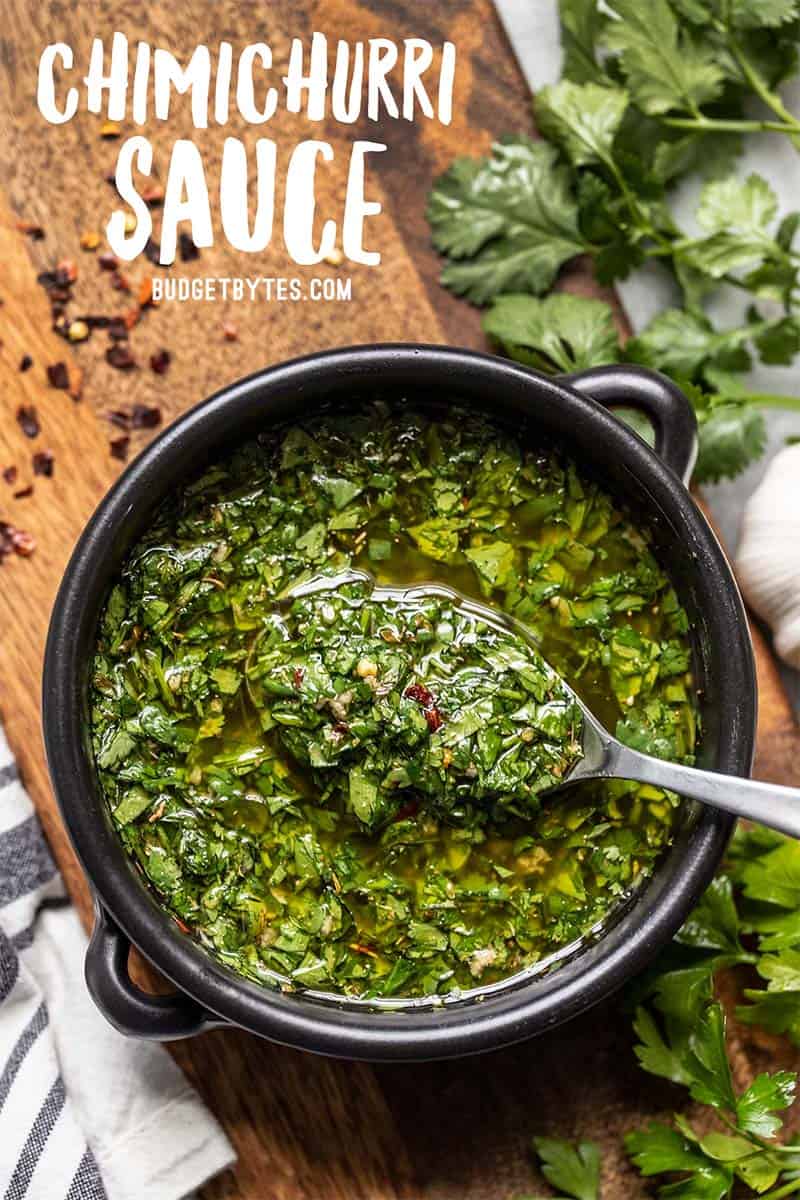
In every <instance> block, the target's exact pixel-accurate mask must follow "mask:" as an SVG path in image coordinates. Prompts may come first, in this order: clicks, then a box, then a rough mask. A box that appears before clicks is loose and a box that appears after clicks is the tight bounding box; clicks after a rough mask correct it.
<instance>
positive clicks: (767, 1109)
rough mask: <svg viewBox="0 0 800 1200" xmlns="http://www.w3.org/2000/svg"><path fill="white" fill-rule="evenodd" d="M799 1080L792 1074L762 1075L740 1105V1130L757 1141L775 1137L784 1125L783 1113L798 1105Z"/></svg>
mask: <svg viewBox="0 0 800 1200" xmlns="http://www.w3.org/2000/svg"><path fill="white" fill-rule="evenodd" d="M796 1086H797V1076H796V1075H794V1074H792V1072H791V1071H776V1072H775V1074H774V1075H766V1074H763V1075H759V1076H757V1078H756V1079H754V1080H753V1082H752V1083H751V1084H750V1087H749V1088H748V1089H747V1090H746V1091H745V1092H743V1093H742V1095H741V1096H740V1097H739V1098H738V1100H737V1101H736V1121H737V1124H738V1126H739V1128H740V1129H743V1130H745V1131H746V1132H747V1133H754V1134H755V1135H756V1136H757V1137H767V1138H769V1137H774V1136H775V1134H776V1133H777V1132H778V1131H779V1129H780V1128H781V1125H782V1121H781V1118H780V1117H776V1116H774V1115H773V1114H774V1113H776V1112H782V1111H783V1110H784V1109H785V1108H788V1107H789V1105H790V1104H792V1103H793V1101H794V1096H795V1089H796Z"/></svg>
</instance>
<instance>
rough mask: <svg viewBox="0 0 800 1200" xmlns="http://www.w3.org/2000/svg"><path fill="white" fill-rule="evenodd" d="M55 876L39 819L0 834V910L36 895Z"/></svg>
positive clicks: (25, 821)
mask: <svg viewBox="0 0 800 1200" xmlns="http://www.w3.org/2000/svg"><path fill="white" fill-rule="evenodd" d="M55 873H56V865H55V863H54V862H53V859H52V856H51V854H50V851H49V850H48V848H47V842H46V841H45V840H44V834H43V833H42V830H41V826H40V825H39V818H38V817H36V816H30V817H28V818H27V819H26V820H24V821H21V822H20V823H19V825H14V826H13V827H12V828H11V829H7V830H6V832H5V833H3V834H0V906H2V905H4V904H10V903H11V902H12V900H18V899H19V898H20V896H25V895H27V893H28V892H33V891H35V889H36V888H38V887H41V886H42V884H43V883H47V881H48V879H52V878H53V876H54V875H55Z"/></svg>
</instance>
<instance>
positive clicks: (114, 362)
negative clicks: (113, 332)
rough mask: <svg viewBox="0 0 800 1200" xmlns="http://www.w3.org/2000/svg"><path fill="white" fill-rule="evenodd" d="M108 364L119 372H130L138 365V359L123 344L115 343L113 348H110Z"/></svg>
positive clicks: (107, 354) (107, 358)
mask: <svg viewBox="0 0 800 1200" xmlns="http://www.w3.org/2000/svg"><path fill="white" fill-rule="evenodd" d="M106 362H107V363H108V365H109V366H110V367H116V369H117V370H118V371H130V370H132V369H133V368H134V367H135V366H136V365H137V363H136V359H135V358H134V357H133V355H132V354H131V352H130V350H129V349H128V347H127V346H126V345H124V344H123V343H122V342H114V344H113V345H112V346H109V347H108V349H107V350H106Z"/></svg>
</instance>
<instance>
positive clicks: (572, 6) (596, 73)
mask: <svg viewBox="0 0 800 1200" xmlns="http://www.w3.org/2000/svg"><path fill="white" fill-rule="evenodd" d="M559 16H560V18H561V45H562V48H563V51H564V66H563V74H564V78H565V79H572V80H574V82H575V83H588V82H589V81H591V80H594V81H595V82H597V81H598V80H601V79H602V78H603V72H602V68H601V67H600V66H599V65H598V62H597V55H596V47H597V42H598V39H599V37H600V34H601V32H602V30H603V27H604V25H605V24H606V20H607V18H606V16H605V14H604V13H603V11H602V10H601V8H600V6H599V5H598V4H597V0H561V3H560V4H559Z"/></svg>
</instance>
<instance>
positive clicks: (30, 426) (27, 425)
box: [17, 404, 41, 438]
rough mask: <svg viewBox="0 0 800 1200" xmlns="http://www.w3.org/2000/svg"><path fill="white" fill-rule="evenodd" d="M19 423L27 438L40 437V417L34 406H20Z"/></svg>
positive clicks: (18, 411)
mask: <svg viewBox="0 0 800 1200" xmlns="http://www.w3.org/2000/svg"><path fill="white" fill-rule="evenodd" d="M17 422H18V424H19V427H20V429H21V430H22V432H23V433H24V434H25V437H29V438H35V437H38V436H39V431H40V428H41V426H40V425H39V415H38V413H37V412H36V409H35V408H34V407H33V405H32V404H20V406H19V408H18V409H17Z"/></svg>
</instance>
